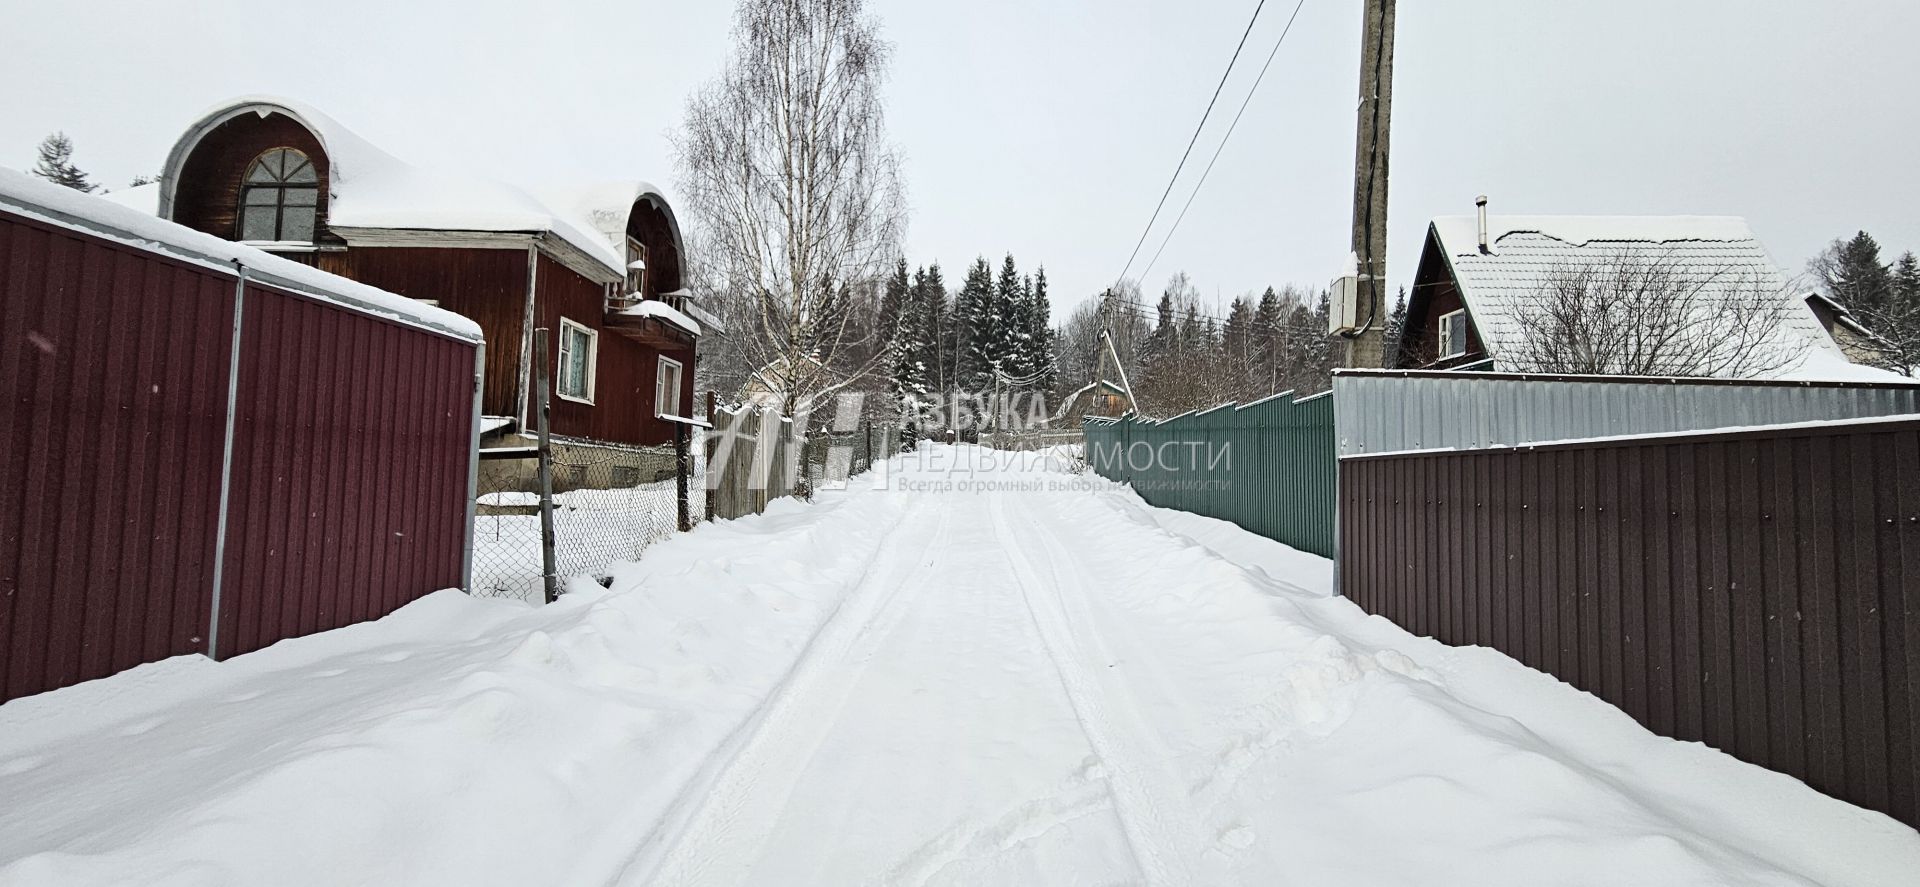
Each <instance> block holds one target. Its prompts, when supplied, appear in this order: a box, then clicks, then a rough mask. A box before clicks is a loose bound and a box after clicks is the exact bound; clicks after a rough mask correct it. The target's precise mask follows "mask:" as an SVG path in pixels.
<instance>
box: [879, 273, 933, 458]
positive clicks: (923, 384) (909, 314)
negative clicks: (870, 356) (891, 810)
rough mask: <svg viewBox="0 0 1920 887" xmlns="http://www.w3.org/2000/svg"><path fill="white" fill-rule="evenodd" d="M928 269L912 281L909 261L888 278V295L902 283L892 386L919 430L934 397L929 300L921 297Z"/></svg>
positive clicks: (891, 353) (891, 363)
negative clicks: (930, 377)
mask: <svg viewBox="0 0 1920 887" xmlns="http://www.w3.org/2000/svg"><path fill="white" fill-rule="evenodd" d="M926 280H927V272H926V269H924V268H922V269H920V271H919V273H918V274H917V275H915V276H914V278H913V279H912V280H911V282H908V280H907V276H906V262H905V261H902V262H901V263H900V265H899V266H898V267H897V268H896V269H895V274H894V278H893V279H892V280H889V281H888V287H887V288H888V291H889V292H888V295H889V296H890V297H891V296H892V295H893V292H892V291H893V289H894V285H895V284H896V283H898V284H900V292H899V296H898V298H896V299H894V300H893V301H894V317H893V335H892V338H891V340H890V341H889V343H888V354H887V358H888V364H889V366H890V368H891V372H890V376H891V379H890V382H891V384H890V386H889V387H890V389H891V391H892V394H893V397H894V401H895V402H896V403H897V404H898V405H899V409H900V415H901V416H902V417H903V418H904V419H905V420H906V421H907V423H908V425H909V427H910V428H911V429H912V430H914V431H918V430H919V429H918V425H919V423H918V422H917V421H916V417H918V416H919V415H920V414H921V413H922V411H923V410H924V409H925V408H926V406H927V405H928V403H929V401H930V400H931V399H932V398H931V391H930V390H929V388H928V373H929V368H928V365H927V360H926V358H927V352H928V350H929V348H928V346H929V345H931V344H932V342H930V341H929V339H930V336H929V332H928V328H927V322H926V317H925V313H926V308H927V306H926V302H925V301H924V300H923V299H921V298H920V294H921V291H922V289H923V288H924V287H925V286H926Z"/></svg>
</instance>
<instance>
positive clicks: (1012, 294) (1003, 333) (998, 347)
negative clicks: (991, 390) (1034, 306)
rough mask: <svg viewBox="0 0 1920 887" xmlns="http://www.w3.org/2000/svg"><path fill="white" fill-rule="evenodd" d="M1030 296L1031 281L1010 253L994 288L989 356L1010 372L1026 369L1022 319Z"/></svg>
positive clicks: (1020, 372) (998, 365)
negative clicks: (1025, 277)
mask: <svg viewBox="0 0 1920 887" xmlns="http://www.w3.org/2000/svg"><path fill="white" fill-rule="evenodd" d="M1026 298H1027V284H1026V282H1025V281H1024V280H1022V279H1021V277H1020V267H1019V266H1018V265H1016V264H1014V261H1013V254H1012V253H1008V254H1007V257H1006V258H1005V259H1003V260H1001V262H1000V280H999V282H998V283H997V284H995V285H994V288H993V315H992V316H993V326H992V331H991V337H992V341H993V345H992V348H991V350H990V351H989V356H988V360H989V362H990V363H992V364H993V366H994V368H995V369H997V370H999V371H1000V372H1001V373H1003V374H1006V375H1009V376H1017V375H1022V374H1024V373H1025V372H1026V369H1025V368H1024V367H1022V366H1020V359H1021V358H1022V357H1023V356H1024V353H1025V349H1024V347H1023V344H1024V343H1023V342H1022V341H1021V333H1022V329H1021V323H1020V319H1021V315H1022V313H1023V311H1022V307H1023V305H1024V304H1025V302H1026ZM989 387H991V386H989Z"/></svg>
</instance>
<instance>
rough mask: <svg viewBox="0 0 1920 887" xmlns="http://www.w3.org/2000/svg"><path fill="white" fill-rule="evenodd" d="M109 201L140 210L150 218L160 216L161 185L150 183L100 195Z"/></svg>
mask: <svg viewBox="0 0 1920 887" xmlns="http://www.w3.org/2000/svg"><path fill="white" fill-rule="evenodd" d="M100 196H101V197H102V198H105V199H106V200H107V201H109V202H112V203H118V204H120V205H121V206H124V207H126V208H128V209H132V210H138V211H140V212H143V213H146V214H147V215H150V216H157V215H159V214H160V183H159V182H148V183H146V184H144V185H135V186H133V187H131V188H121V189H120V190H118V191H108V192H107V193H105V194H102V195H100Z"/></svg>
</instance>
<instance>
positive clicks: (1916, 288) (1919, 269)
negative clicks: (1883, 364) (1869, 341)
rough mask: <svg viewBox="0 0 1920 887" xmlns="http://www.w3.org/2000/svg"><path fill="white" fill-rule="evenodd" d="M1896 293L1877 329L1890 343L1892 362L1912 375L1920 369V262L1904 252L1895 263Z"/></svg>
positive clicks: (1893, 275) (1894, 366)
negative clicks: (1880, 327) (1879, 327)
mask: <svg viewBox="0 0 1920 887" xmlns="http://www.w3.org/2000/svg"><path fill="white" fill-rule="evenodd" d="M1892 284H1893V293H1892V297H1891V298H1890V299H1889V302H1890V305H1889V307H1888V309H1887V311H1886V312H1885V313H1886V317H1885V318H1884V319H1883V321H1882V322H1881V326H1882V329H1878V330H1874V332H1876V333H1879V334H1880V335H1881V337H1882V338H1885V339H1886V340H1887V341H1888V343H1890V344H1891V345H1892V346H1893V348H1892V353H1891V354H1890V355H1889V358H1890V359H1889V361H1888V362H1889V363H1891V364H1892V365H1893V368H1894V369H1897V370H1899V371H1900V372H1902V373H1905V374H1907V375H1909V376H1912V375H1914V374H1915V373H1916V372H1920V262H1916V261H1915V259H1914V257H1913V253H1911V252H1909V253H1904V254H1902V255H1901V256H1900V260H1899V261H1898V262H1895V263H1894V264H1893V271H1892Z"/></svg>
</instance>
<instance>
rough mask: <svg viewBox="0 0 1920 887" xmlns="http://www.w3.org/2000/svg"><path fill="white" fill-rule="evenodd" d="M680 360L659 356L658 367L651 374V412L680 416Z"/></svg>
mask: <svg viewBox="0 0 1920 887" xmlns="http://www.w3.org/2000/svg"><path fill="white" fill-rule="evenodd" d="M680 372H681V367H680V361H677V360H674V359H673V358H671V357H662V358H660V369H659V370H658V371H656V372H655V373H654V374H653V414H654V415H656V416H676V417H677V416H680Z"/></svg>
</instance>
